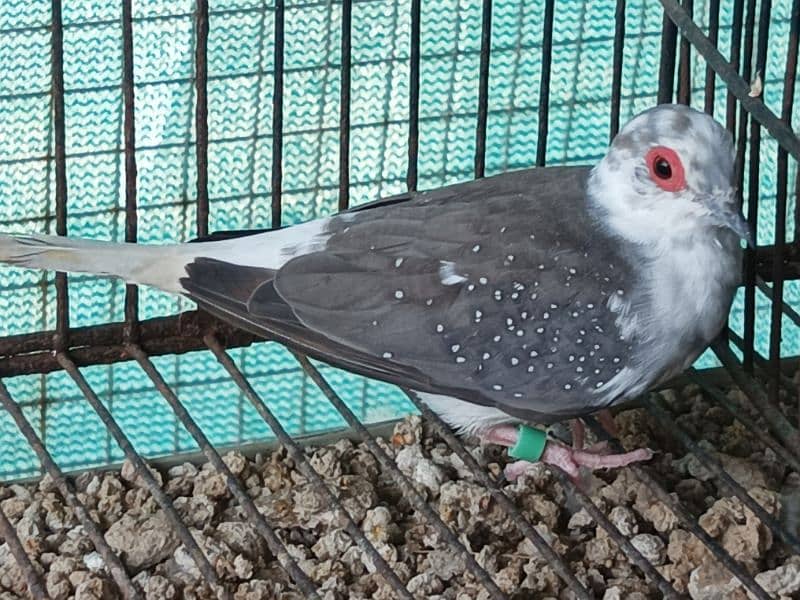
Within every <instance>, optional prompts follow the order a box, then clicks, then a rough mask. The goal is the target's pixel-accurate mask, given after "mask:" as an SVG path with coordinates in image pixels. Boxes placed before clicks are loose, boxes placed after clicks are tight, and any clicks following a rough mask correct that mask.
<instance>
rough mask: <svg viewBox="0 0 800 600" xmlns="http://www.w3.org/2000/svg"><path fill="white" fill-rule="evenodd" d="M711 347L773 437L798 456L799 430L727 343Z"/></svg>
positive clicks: (799, 446) (715, 344)
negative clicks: (741, 364)
mask: <svg viewBox="0 0 800 600" xmlns="http://www.w3.org/2000/svg"><path fill="white" fill-rule="evenodd" d="M711 348H712V350H713V351H714V354H716V356H717V358H718V359H719V361H720V362H721V363H722V365H723V366H724V367H725V369H727V371H728V372H729V373H730V375H731V379H733V382H734V383H735V384H736V385H737V386H738V387H739V389H741V390H742V392H744V395H745V397H746V398H747V399H748V400H749V401H750V402H751V403H752V405H753V407H754V408H755V410H757V411H758V412H759V414H760V415H761V416H762V417H763V418H764V421H765V422H766V423H767V425H768V426H769V428H770V429H771V430H772V432H773V433H774V434H775V437H776V438H777V439H779V440H780V441H781V443H782V444H783V445H784V446H786V447H787V448H788V449H789V450H790V451H792V452H794V453H795V454H797V455H798V456H800V431H798V430H797V429H795V428H794V427H793V426H792V424H791V423H789V421H788V420H787V419H786V417H785V416H784V414H783V413H782V412H781V411H780V410H778V408H777V407H776V406H775V405H774V404H772V403H771V402H770V401H769V400H768V398H767V396H766V394H765V393H764V391H763V389H762V388H761V386H760V385H759V384H758V382H757V381H756V380H755V379H753V378H752V377H749V376H748V375H747V373H746V371H745V370H744V368H743V367H742V366H740V365H739V361H738V360H737V358H736V355H735V354H734V353H733V352H732V351H731V349H730V347H729V346H728V344H720V343H718V342H713V343H712V344H711Z"/></svg>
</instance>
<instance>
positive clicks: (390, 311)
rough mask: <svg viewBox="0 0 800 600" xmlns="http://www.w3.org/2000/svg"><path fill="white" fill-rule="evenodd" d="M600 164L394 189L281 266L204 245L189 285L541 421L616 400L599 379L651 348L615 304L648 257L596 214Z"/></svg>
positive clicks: (375, 362) (263, 322) (420, 379)
mask: <svg viewBox="0 0 800 600" xmlns="http://www.w3.org/2000/svg"><path fill="white" fill-rule="evenodd" d="M588 173H589V170H588V169H586V168H582V167H567V168H551V169H530V170H525V171H519V172H516V173H511V174H506V175H503V176H498V177H492V178H487V179H484V180H480V181H475V182H469V183H464V184H458V185H454V186H449V187H446V188H441V189H439V190H436V191H433V192H427V193H420V194H410V195H406V196H405V197H404V198H400V199H389V200H388V201H387V202H386V203H385V204H380V203H379V204H377V205H373V206H372V207H371V208H369V209H368V210H359V211H354V212H352V213H347V214H344V215H340V216H338V217H334V218H333V219H331V221H330V222H329V224H328V226H327V233H328V234H329V235H330V237H329V239H328V240H327V243H326V245H325V248H324V249H322V250H319V251H317V252H312V253H307V254H301V255H299V256H297V257H295V258H293V259H291V260H289V261H288V262H287V263H286V264H284V265H283V266H282V267H281V268H280V269H278V270H277V271H268V270H258V269H256V270H254V269H252V268H248V267H237V265H235V264H230V263H228V264H220V263H219V262H213V263H209V262H208V261H207V260H204V259H203V258H199V259H197V261H195V263H193V264H190V265H189V267H188V273H189V277H188V278H186V279H184V280H183V282H182V283H183V285H184V287H185V288H186V289H187V291H188V292H189V295H190V297H192V298H194V299H196V300H197V301H199V302H201V303H202V304H203V305H204V306H205V307H207V308H209V309H210V310H212V311H215V310H216V311H217V312H219V311H220V309H223V310H226V312H227V313H228V314H230V313H235V314H236V315H237V316H238V317H240V318H243V319H246V320H247V321H248V323H249V324H250V325H249V327H250V328H251V329H255V330H256V331H258V332H259V333H262V334H268V335H272V334H276V333H278V334H281V333H283V334H285V335H286V336H287V338H291V340H293V341H294V344H295V345H299V346H301V347H303V348H304V349H306V350H312V351H313V352H314V353H315V354H316V355H317V356H319V357H320V358H322V359H324V360H326V361H329V362H331V363H333V364H342V365H343V366H345V367H350V368H353V366H354V363H356V364H360V365H363V366H362V368H360V369H358V370H359V371H361V372H362V373H364V374H367V375H370V376H373V377H377V378H382V379H389V380H392V381H396V382H399V383H403V384H404V385H406V386H408V387H412V388H414V389H420V390H423V391H428V392H433V393H439V394H454V395H456V396H457V397H460V398H463V399H468V400H471V401H472V402H476V403H479V404H484V405H489V406H496V407H498V408H500V409H501V410H503V411H505V412H508V413H509V414H513V415H516V416H519V417H522V418H527V419H535V420H538V421H543V420H556V419H560V418H564V417H566V416H574V415H578V414H584V413H586V412H590V411H593V410H596V409H597V408H599V407H600V406H602V405H603V404H607V403H609V402H610V401H613V400H614V399H615V398H610V399H609V398H604V397H603V396H602V395H597V394H593V392H594V391H596V390H597V389H598V388H600V387H602V385H603V384H604V383H606V382H608V381H610V380H611V379H612V378H613V377H614V376H615V375H616V374H618V373H619V372H620V371H621V370H622V368H623V367H625V366H634V365H635V364H636V360H637V359H636V354H637V352H641V351H642V349H641V348H640V346H639V341H638V340H637V339H636V338H635V336H633V337H631V338H630V339H624V337H623V336H622V335H621V332H620V331H619V330H618V327H617V325H616V323H615V321H616V319H617V317H618V315H617V314H615V313H614V312H612V311H611V310H610V309H609V306H608V300H609V298H610V297H611V296H613V295H618V296H620V297H622V296H624V294H626V293H630V290H631V289H632V288H631V280H632V277H633V274H632V273H633V272H632V268H631V260H632V259H633V260H635V257H634V256H632V255H630V253H629V252H628V253H627V256H626V253H625V252H623V251H621V250H624V249H626V248H625V246H624V245H622V244H621V242H620V240H617V239H614V238H613V237H612V236H610V235H609V234H608V233H607V232H605V231H604V230H603V229H602V228H599V227H598V226H597V224H598V223H599V222H600V220H599V218H598V215H596V214H594V212H593V210H592V209H591V208H590V207H589V206H588V205H587V202H586V193H585V186H586V179H587V176H588ZM220 275H222V276H220ZM448 277H449V278H450V279H448ZM231 284H233V285H231ZM231 288H233V289H236V290H238V295H239V296H240V302H238V303H237V304H236V306H232V305H231V304H232V303H231V302H230V300H229V299H230V297H231ZM243 290H251V292H250V293H249V294H244V293H242V292H243ZM309 336H311V337H312V338H313V340H314V341H313V343H309V344H308V345H306V344H303V343H302V342H303V340H304V339H305V338H308V337H309ZM298 342H299V343H298ZM290 343H291V342H290ZM309 346H311V347H309ZM387 372H388V373H392V374H394V375H395V376H394V377H387V375H386V373H387ZM622 392H624V390H621V393H622Z"/></svg>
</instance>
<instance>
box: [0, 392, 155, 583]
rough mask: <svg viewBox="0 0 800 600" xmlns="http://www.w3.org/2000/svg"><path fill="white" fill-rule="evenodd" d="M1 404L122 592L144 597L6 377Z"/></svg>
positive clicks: (0, 398) (0, 396) (0, 394)
mask: <svg viewBox="0 0 800 600" xmlns="http://www.w3.org/2000/svg"><path fill="white" fill-rule="evenodd" d="M0 404H2V406H3V408H5V409H6V411H7V412H8V414H10V415H11V418H12V419H14V422H15V423H16V424H17V427H18V428H19V430H20V432H21V433H22V435H23V436H24V437H25V439H26V440H27V442H28V445H29V446H30V447H31V449H32V450H33V451H34V452H35V453H36V456H37V457H38V458H39V461H40V462H41V464H42V467H43V468H44V470H45V471H46V472H47V474H48V475H50V477H51V478H52V480H53V483H54V484H55V486H56V487H57V488H58V491H59V492H61V496H62V497H63V498H64V501H65V502H66V503H67V505H68V506H69V507H70V508H72V510H73V512H74V513H75V516H76V517H77V519H78V521H80V523H81V525H82V526H83V529H84V530H85V531H86V535H87V536H89V539H90V540H91V541H92V544H94V547H95V548H96V549H97V552H98V553H99V554H100V556H101V557H102V558H103V560H104V561H105V563H106V567H107V568H108V570H109V572H110V573H111V577H112V578H113V579H114V582H115V583H116V584H117V587H119V589H120V591H121V592H122V595H123V596H124V597H125V598H142V594H141V592H140V591H139V589H138V588H137V586H136V585H135V584H134V583H133V582H132V581H131V579H130V577H128V574H127V572H126V571H125V566H124V565H123V564H122V561H120V559H119V557H118V556H117V555H116V554H114V551H113V550H112V549H111V547H110V546H109V545H108V542H106V540H105V538H104V537H103V532H102V531H101V530H100V528H99V527H98V526H97V523H95V522H94V521H93V520H92V518H91V517H90V516H89V511H88V510H86V507H85V506H84V505H83V503H82V502H81V501H80V500H79V499H78V496H77V494H76V493H75V488H74V486H73V485H72V482H71V481H69V479H67V478H66V477H64V474H63V473H62V472H61V469H59V468H58V465H57V464H56V463H55V462H54V461H53V458H52V457H51V456H50V453H49V452H48V451H47V448H45V446H44V443H43V442H42V440H41V439H40V438H39V436H38V435H37V434H36V432H35V431H34V429H33V427H31V424H30V423H28V421H27V419H26V418H25V415H23V414H22V409H21V408H20V407H19V405H18V404H17V403H16V402H15V401H14V399H13V398H12V397H11V394H9V392H8V388H7V387H6V385H5V383H3V381H2V380H0Z"/></svg>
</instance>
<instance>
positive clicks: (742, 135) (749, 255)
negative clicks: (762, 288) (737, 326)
mask: <svg viewBox="0 0 800 600" xmlns="http://www.w3.org/2000/svg"><path fill="white" fill-rule="evenodd" d="M755 23H756V0H748V3H747V18H746V20H745V26H744V56H743V63H744V64H743V67H742V77H744V78H745V79H746V80H747V81H749V80H750V78H751V75H752V70H751V69H752V67H751V63H752V57H753V46H754V35H755ZM728 96H729V97H731V96H732V92H731V91H730V88H729V89H728ZM734 101H735V97H734ZM748 118H749V113H748V112H747V111H746V110H745V108H744V106H742V107H741V109H740V113H739V132H738V135H737V138H736V163H735V165H736V167H735V173H736V182H737V185H736V187H737V189H739V190H742V192H741V194H742V197H741V198H740V201H741V202H743V201H744V197H743V193H744V157H745V151H746V148H747V125H748ZM750 202H751V201H750V200H748V210H747V218H748V221H749V222H750V223H751V224H755V221H754V220H753V219H754V217H755V215H753V214H752V213H753V211H756V210H757V207H756V202H755V200H753V201H752V204H753V207H752V210H751V207H750ZM757 235H758V232H757V231H755V228H754V231H753V241H754V245H755V242H756V241H757ZM755 263H756V257H755V252H754V251H753V250H752V249H750V248H746V249H745V252H744V275H743V281H744V349H743V353H744V356H743V360H742V364H743V365H744V369H745V371H748V372H752V370H753V361H754V357H753V353H754V351H755V331H756V327H755V320H756V291H755V286H754V285H753V274H754V272H755V269H756V264H755Z"/></svg>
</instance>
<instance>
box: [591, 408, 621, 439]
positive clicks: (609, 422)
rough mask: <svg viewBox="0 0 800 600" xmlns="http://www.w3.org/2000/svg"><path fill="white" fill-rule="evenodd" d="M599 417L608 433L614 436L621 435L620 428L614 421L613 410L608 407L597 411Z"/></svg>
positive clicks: (598, 420)
mask: <svg viewBox="0 0 800 600" xmlns="http://www.w3.org/2000/svg"><path fill="white" fill-rule="evenodd" d="M595 417H596V418H597V422H598V423H600V425H601V426H602V427H603V429H605V430H606V432H607V433H608V435H610V436H611V437H612V438H618V437H619V429H617V424H616V422H615V421H614V415H612V414H611V411H610V410H609V409H607V408H604V409H602V410H599V411H597V414H596V415H595Z"/></svg>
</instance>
